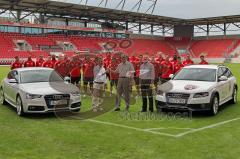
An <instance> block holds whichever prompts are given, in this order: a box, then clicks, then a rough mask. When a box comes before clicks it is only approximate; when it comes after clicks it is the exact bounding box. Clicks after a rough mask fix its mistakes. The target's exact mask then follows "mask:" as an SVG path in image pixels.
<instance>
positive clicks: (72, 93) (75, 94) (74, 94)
mask: <svg viewBox="0 0 240 159" xmlns="http://www.w3.org/2000/svg"><path fill="white" fill-rule="evenodd" d="M71 95H73V96H80V92H79V91H75V92H71Z"/></svg>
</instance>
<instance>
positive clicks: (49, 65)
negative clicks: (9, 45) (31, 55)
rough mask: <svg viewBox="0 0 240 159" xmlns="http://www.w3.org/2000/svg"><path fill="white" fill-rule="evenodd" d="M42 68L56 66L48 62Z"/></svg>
mask: <svg viewBox="0 0 240 159" xmlns="http://www.w3.org/2000/svg"><path fill="white" fill-rule="evenodd" d="M42 67H48V68H53V67H54V65H53V63H52V62H51V61H46V62H44V63H43V65H42Z"/></svg>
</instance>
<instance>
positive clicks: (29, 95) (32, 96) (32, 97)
mask: <svg viewBox="0 0 240 159" xmlns="http://www.w3.org/2000/svg"><path fill="white" fill-rule="evenodd" d="M41 97H42V95H38V94H29V93H27V94H26V98H27V99H37V98H41Z"/></svg>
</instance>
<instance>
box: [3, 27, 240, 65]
mask: <svg viewBox="0 0 240 159" xmlns="http://www.w3.org/2000/svg"><path fill="white" fill-rule="evenodd" d="M18 41H23V42H24V43H26V45H29V48H30V49H29V48H28V49H27V50H21V49H19V48H18V43H17V42H18ZM65 43H67V44H70V45H72V47H71V49H66V48H63V47H64V45H63V44H65ZM239 45H240V40H238V39H234V38H232V39H207V40H206V39H204V40H203V39H201V40H191V39H184V38H183V39H174V38H165V39H144V38H140V39H138V38H130V39H117V38H102V37H86V36H79V35H69V36H66V35H63V34H45V35H31V34H20V33H6V32H1V33H0V58H1V59H4V60H1V61H6V60H7V61H9V60H10V61H11V60H12V59H13V58H14V57H15V56H20V57H21V58H26V57H27V56H28V55H29V54H31V55H32V57H33V58H36V57H38V56H39V55H40V54H41V55H43V56H44V57H46V56H47V55H48V54H49V53H50V52H53V51H55V52H63V53H65V54H67V55H68V56H72V55H74V53H75V52H76V51H86V52H92V53H95V52H107V51H122V52H125V53H126V54H128V55H132V54H133V53H134V54H135V55H138V54H146V53H148V54H149V55H154V54H156V52H159V51H161V52H163V53H166V54H168V55H173V54H175V53H177V52H178V51H177V50H178V49H182V48H184V49H186V50H188V52H189V53H191V55H192V56H193V57H194V58H198V57H199V56H200V55H202V54H204V55H205V56H206V57H208V58H224V57H226V56H229V55H231V53H232V52H233V51H234V50H235V49H236V48H237V47H238V46H239ZM106 46H107V47H106ZM109 46H110V48H109ZM46 47H47V48H48V49H47V50H46V49H43V48H46ZM53 47H54V48H55V49H52V48H53ZM234 56H235V55H234ZM5 63H7V62H5Z"/></svg>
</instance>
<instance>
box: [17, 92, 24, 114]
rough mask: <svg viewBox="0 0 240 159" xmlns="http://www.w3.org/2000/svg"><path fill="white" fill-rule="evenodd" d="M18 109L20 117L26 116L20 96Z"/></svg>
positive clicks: (18, 97)
mask: <svg viewBox="0 0 240 159" xmlns="http://www.w3.org/2000/svg"><path fill="white" fill-rule="evenodd" d="M16 108H17V115H18V116H24V111H23V106H22V99H21V97H20V96H19V95H18V96H17V101H16Z"/></svg>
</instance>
